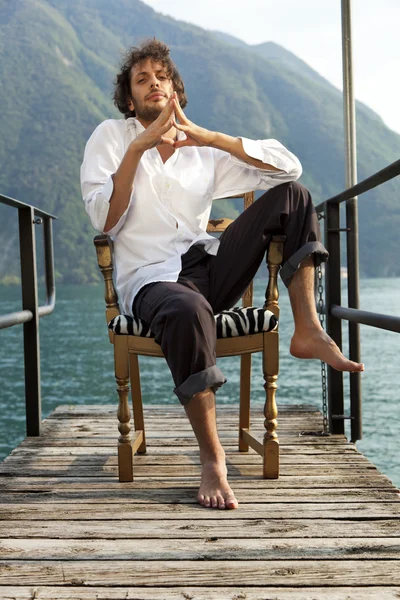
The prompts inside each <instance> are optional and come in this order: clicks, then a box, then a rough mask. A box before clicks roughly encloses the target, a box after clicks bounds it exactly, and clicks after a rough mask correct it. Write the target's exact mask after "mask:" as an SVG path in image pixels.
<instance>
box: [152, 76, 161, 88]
mask: <svg viewBox="0 0 400 600" xmlns="http://www.w3.org/2000/svg"><path fill="white" fill-rule="evenodd" d="M156 86H157V87H158V86H159V82H158V79H157V77H155V76H154V77H152V78H151V79H150V87H156Z"/></svg>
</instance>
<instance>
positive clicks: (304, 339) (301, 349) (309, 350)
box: [290, 329, 364, 372]
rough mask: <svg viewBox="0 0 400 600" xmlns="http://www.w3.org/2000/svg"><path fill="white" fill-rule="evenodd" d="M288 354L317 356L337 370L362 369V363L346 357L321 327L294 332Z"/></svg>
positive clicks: (302, 356) (304, 356)
mask: <svg viewBox="0 0 400 600" xmlns="http://www.w3.org/2000/svg"><path fill="white" fill-rule="evenodd" d="M290 354H291V355H292V356H295V357H296V358H317V359H319V360H322V361H323V362H326V363H327V364H328V365H330V366H331V367H333V368H334V369H336V370H337V371H351V372H355V371H364V365H363V364H362V363H356V362H353V361H351V360H349V359H347V358H346V357H345V356H343V354H342V353H341V351H340V349H339V348H338V346H337V345H336V344H335V342H334V341H333V340H332V339H331V338H330V337H329V335H328V334H327V333H325V331H324V330H323V329H312V330H309V331H308V332H302V333H301V334H300V333H297V332H295V333H294V335H293V337H292V341H291V343H290Z"/></svg>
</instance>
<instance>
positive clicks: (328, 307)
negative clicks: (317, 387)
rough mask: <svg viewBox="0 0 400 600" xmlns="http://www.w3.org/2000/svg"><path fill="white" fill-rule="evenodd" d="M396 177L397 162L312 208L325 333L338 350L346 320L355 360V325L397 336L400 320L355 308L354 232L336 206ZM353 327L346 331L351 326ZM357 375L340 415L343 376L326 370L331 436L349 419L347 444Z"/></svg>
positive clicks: (355, 429)
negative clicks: (344, 275) (319, 229)
mask: <svg viewBox="0 0 400 600" xmlns="http://www.w3.org/2000/svg"><path fill="white" fill-rule="evenodd" d="M398 175H400V160H397V161H396V162H394V163H392V164H391V165H389V166H388V167H385V168H384V169H382V170H381V171H378V172H377V173H375V175H372V176H371V177H368V178H367V179H365V180H364V181H362V182H360V183H357V184H356V185H354V186H352V187H350V188H348V189H347V190H345V191H344V192H341V193H340V194H338V195H337V196H333V197H332V198H329V199H328V200H325V201H324V202H322V203H321V204H319V205H318V206H317V207H316V210H317V213H318V215H320V216H323V217H324V220H325V246H326V248H327V250H328V252H329V260H328V262H327V263H326V268H325V315H326V324H327V332H328V334H329V335H330V336H331V338H332V339H333V340H334V341H335V342H336V344H337V345H338V346H339V347H342V323H341V321H342V320H346V321H349V322H350V324H349V357H350V359H351V360H357V357H358V356H359V348H360V335H359V324H363V325H370V326H372V327H378V328H381V329H387V330H389V331H395V332H399V333H400V317H394V316H390V315H383V314H380V313H374V312H367V311H363V310H359V309H358V254H357V251H356V249H357V248H358V232H357V231H354V228H353V227H352V226H351V223H349V221H348V212H347V211H346V221H347V222H346V227H341V226H340V204H341V203H342V202H346V204H347V203H349V202H350V203H351V202H352V201H353V200H354V198H355V197H356V196H359V195H361V194H363V193H364V192H367V191H369V190H372V189H373V188H375V187H377V186H379V185H381V184H382V183H385V182H386V181H389V180H390V179H393V178H394V177H397V176H398ZM342 231H344V232H346V236H347V272H348V280H347V285H348V304H349V306H348V307H344V306H341V261H340V233H341V232H342ZM352 324H353V325H355V327H353V328H352V329H350V326H351V325H352ZM361 405H362V401H361V382H360V373H350V415H349V417H346V416H345V415H344V391H343V373H341V372H339V371H335V370H334V369H332V368H331V367H328V416H329V430H330V432H331V433H336V434H344V432H345V431H344V421H345V419H346V418H349V419H350V423H351V441H352V442H355V441H357V440H360V439H361V438H362V414H361Z"/></svg>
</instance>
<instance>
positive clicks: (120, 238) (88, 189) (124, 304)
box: [81, 118, 301, 314]
mask: <svg viewBox="0 0 400 600" xmlns="http://www.w3.org/2000/svg"><path fill="white" fill-rule="evenodd" d="M142 131H144V128H143V126H142V125H141V123H140V122H139V121H138V120H137V119H135V118H129V119H127V120H123V119H115V120H114V119H109V120H107V121H104V122H103V123H101V124H100V125H99V126H98V127H97V128H96V129H95V131H94V133H93V134H92V136H91V137H90V139H89V141H88V143H87V144H86V148H85V154H84V159H83V164H82V167H81V186H82V195H83V200H84V202H85V208H86V211H87V213H88V215H89V217H90V219H91V222H92V225H93V226H94V228H95V229H97V230H98V231H100V232H103V231H104V226H105V222H106V219H107V214H108V209H109V205H110V198H111V196H112V193H113V179H112V175H113V174H114V173H115V172H116V171H117V169H118V167H119V165H120V162H121V160H122V158H123V157H124V154H125V152H126V150H127V148H128V146H129V144H130V143H131V141H132V140H133V139H135V137H136V136H138V135H139V134H140V133H141V132H142ZM178 136H179V137H185V136H184V134H181V133H180V132H178ZM241 139H242V143H243V148H244V151H245V152H246V154H247V155H248V156H250V157H253V158H256V159H258V160H261V161H262V162H264V163H267V164H269V165H272V166H274V167H276V168H277V169H279V172H278V171H271V170H270V171H268V170H264V169H258V168H256V167H254V166H252V165H250V164H248V163H246V162H243V161H241V160H239V159H237V158H235V157H233V156H231V155H230V154H229V153H227V152H223V151H222V150H217V149H215V148H210V147H206V146H203V147H196V146H192V147H183V148H180V149H178V150H175V152H174V154H173V155H172V156H171V158H169V159H168V160H167V161H166V162H165V163H163V161H162V159H161V156H160V154H159V152H158V150H157V148H152V149H151V150H147V151H146V152H144V154H143V156H142V158H141V160H140V163H139V165H138V168H137V171H136V175H135V179H134V186H133V191H132V194H131V197H130V201H129V205H128V207H127V209H126V210H125V212H124V214H123V215H122V216H121V218H120V219H119V221H118V223H117V224H116V225H115V226H114V227H113V228H112V229H110V230H109V231H108V235H110V236H111V237H112V239H113V243H114V265H115V284H116V288H117V293H118V298H119V304H120V310H121V312H122V313H124V314H132V302H133V300H134V298H135V296H136V294H137V293H138V291H139V290H140V288H141V287H143V286H144V285H146V284H147V283H151V282H154V281H177V279H178V276H179V272H180V271H181V268H182V263H181V255H182V254H184V253H185V252H187V251H188V249H189V248H190V247H191V246H193V245H194V244H203V245H204V246H205V249H206V251H207V252H208V253H210V254H217V251H218V245H219V240H218V239H217V238H214V237H212V236H210V235H209V234H208V233H206V228H207V224H208V220H209V217H210V212H211V205H212V201H213V200H214V199H216V198H225V197H229V196H233V195H235V194H240V193H243V192H248V191H252V190H268V189H270V188H272V187H274V186H276V185H279V184H281V183H285V182H288V181H294V180H296V179H297V178H298V177H300V175H301V165H300V162H299V160H298V159H297V158H296V157H295V156H294V155H293V154H292V153H291V152H289V151H288V150H287V149H286V148H285V147H284V146H282V144H280V143H279V142H277V141H276V140H273V139H270V140H259V141H253V140H249V139H246V138H241Z"/></svg>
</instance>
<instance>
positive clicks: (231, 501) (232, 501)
mask: <svg viewBox="0 0 400 600" xmlns="http://www.w3.org/2000/svg"><path fill="white" fill-rule="evenodd" d="M238 506H239V503H238V501H237V500H236V498H235V496H228V498H227V499H226V508H237V507H238Z"/></svg>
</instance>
